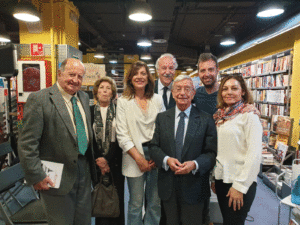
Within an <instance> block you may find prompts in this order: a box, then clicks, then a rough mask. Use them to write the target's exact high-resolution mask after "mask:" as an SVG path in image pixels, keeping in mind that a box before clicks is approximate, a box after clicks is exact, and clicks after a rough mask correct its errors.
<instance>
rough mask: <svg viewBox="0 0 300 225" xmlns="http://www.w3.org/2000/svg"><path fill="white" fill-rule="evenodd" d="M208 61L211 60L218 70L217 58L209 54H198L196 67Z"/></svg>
mask: <svg viewBox="0 0 300 225" xmlns="http://www.w3.org/2000/svg"><path fill="white" fill-rule="evenodd" d="M209 60H213V61H214V62H215V63H216V68H219V64H218V59H217V57H216V56H214V55H213V54H211V53H202V54H200V56H199V59H198V63H197V66H198V67H199V63H201V62H206V61H209Z"/></svg>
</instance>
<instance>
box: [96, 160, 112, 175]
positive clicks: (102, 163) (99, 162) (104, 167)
mask: <svg viewBox="0 0 300 225" xmlns="http://www.w3.org/2000/svg"><path fill="white" fill-rule="evenodd" d="M96 164H97V166H99V168H100V170H101V174H102V175H104V174H106V173H109V171H110V168H109V165H108V163H107V160H106V159H105V158H104V157H99V158H97V159H96Z"/></svg>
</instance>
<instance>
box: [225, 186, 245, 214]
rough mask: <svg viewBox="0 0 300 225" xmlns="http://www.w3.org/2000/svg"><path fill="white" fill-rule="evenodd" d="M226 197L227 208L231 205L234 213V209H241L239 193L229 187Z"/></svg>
mask: <svg viewBox="0 0 300 225" xmlns="http://www.w3.org/2000/svg"><path fill="white" fill-rule="evenodd" d="M226 197H229V202H228V206H229V207H231V203H232V206H233V210H234V211H236V208H237V209H238V210H240V209H241V207H243V206H244V201H243V193H242V192H239V191H238V190H236V189H234V188H233V187H231V188H230V189H229V191H228V194H227V195H226Z"/></svg>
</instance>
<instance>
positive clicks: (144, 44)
mask: <svg viewBox="0 0 300 225" xmlns="http://www.w3.org/2000/svg"><path fill="white" fill-rule="evenodd" d="M137 45H138V46H140V47H150V46H151V45H152V43H151V41H150V40H149V39H148V38H146V37H144V38H141V39H139V40H138V42H137Z"/></svg>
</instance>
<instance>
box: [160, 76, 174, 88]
mask: <svg viewBox="0 0 300 225" xmlns="http://www.w3.org/2000/svg"><path fill="white" fill-rule="evenodd" d="M172 83H173V82H171V83H170V85H169V86H168V88H169V90H170V91H171V87H172ZM164 87H165V86H164V85H163V84H162V83H161V81H160V79H159V78H158V87H157V89H158V90H163V89H164Z"/></svg>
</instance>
